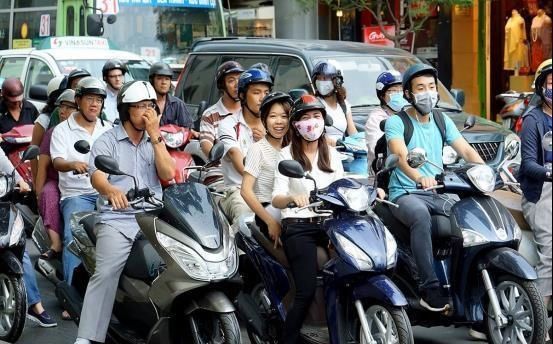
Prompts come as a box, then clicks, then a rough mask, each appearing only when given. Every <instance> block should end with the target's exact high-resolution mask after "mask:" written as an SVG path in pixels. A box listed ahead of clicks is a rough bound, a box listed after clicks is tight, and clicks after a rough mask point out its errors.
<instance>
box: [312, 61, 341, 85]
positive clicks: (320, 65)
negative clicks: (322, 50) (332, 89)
mask: <svg viewBox="0 0 553 344" xmlns="http://www.w3.org/2000/svg"><path fill="white" fill-rule="evenodd" d="M319 75H322V76H326V77H329V78H331V79H334V78H338V79H339V80H340V83H342V82H343V81H344V77H343V76H342V72H341V71H340V70H339V69H338V68H336V66H335V65H333V64H332V63H330V62H327V61H320V62H317V64H316V65H315V67H313V72H312V73H311V82H313V83H315V79H316V78H317V76H319Z"/></svg>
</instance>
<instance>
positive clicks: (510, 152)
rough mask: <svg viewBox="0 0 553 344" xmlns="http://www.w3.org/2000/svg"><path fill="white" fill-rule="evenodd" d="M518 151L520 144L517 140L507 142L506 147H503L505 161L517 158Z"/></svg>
mask: <svg viewBox="0 0 553 344" xmlns="http://www.w3.org/2000/svg"><path fill="white" fill-rule="evenodd" d="M519 150H520V142H519V141H517V140H512V141H511V142H509V144H508V145H507V147H505V159H507V160H512V159H514V158H515V157H516V156H517V154H518V151H519Z"/></svg>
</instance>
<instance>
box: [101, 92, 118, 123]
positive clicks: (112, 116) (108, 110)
mask: <svg viewBox="0 0 553 344" xmlns="http://www.w3.org/2000/svg"><path fill="white" fill-rule="evenodd" d="M106 93H107V96H106V99H105V100H104V113H105V114H106V118H107V119H108V121H110V122H111V123H113V122H114V121H115V120H116V119H118V118H119V111H117V93H118V91H116V90H114V89H113V88H111V87H110V86H109V85H106Z"/></svg>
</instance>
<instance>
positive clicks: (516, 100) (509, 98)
mask: <svg viewBox="0 0 553 344" xmlns="http://www.w3.org/2000/svg"><path fill="white" fill-rule="evenodd" d="M533 95H534V92H520V93H519V92H516V91H507V92H505V93H501V94H498V95H497V96H495V99H497V100H501V101H503V102H504V103H505V105H503V108H501V110H500V111H499V116H500V117H501V120H502V125H503V128H505V129H509V130H512V131H514V132H516V133H519V132H520V129H521V128H520V126H521V124H522V123H521V120H522V115H523V114H524V113H525V112H526V110H527V108H528V106H529V104H530V100H531V99H532V96H533Z"/></svg>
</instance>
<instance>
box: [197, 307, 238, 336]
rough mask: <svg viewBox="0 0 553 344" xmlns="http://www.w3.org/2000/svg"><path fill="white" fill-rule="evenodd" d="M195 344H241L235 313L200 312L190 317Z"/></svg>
mask: <svg viewBox="0 0 553 344" xmlns="http://www.w3.org/2000/svg"><path fill="white" fill-rule="evenodd" d="M190 324H191V331H192V342H193V343H194V344H241V343H242V337H241V334H240V325H239V324H238V319H237V318H236V314H235V313H212V312H198V313H196V314H193V315H191V316H190Z"/></svg>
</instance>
